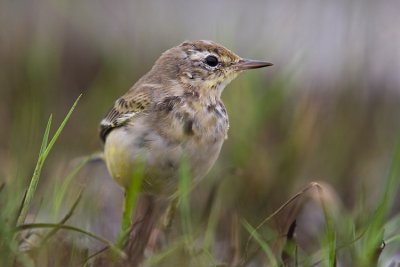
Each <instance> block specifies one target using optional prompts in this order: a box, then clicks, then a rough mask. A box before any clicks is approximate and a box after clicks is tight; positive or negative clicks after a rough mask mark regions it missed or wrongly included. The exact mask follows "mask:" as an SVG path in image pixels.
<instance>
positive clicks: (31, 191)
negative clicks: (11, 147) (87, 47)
mask: <svg viewBox="0 0 400 267" xmlns="http://www.w3.org/2000/svg"><path fill="white" fill-rule="evenodd" d="M81 96H82V95H80V96H79V97H78V98H77V99H76V100H75V103H74V104H73V105H72V107H71V109H70V110H69V112H68V114H67V116H66V117H65V118H64V120H63V122H62V123H61V125H60V127H59V128H58V129H57V131H56V133H55V134H54V136H53V138H52V139H51V140H50V142H49V144H48V145H47V141H48V135H49V132H50V126H51V120H52V116H50V118H49V121H48V123H47V127H46V130H45V133H44V136H43V141H42V145H41V148H40V152H41V153H40V154H39V158H38V161H37V163H36V167H35V170H34V172H33V175H32V178H31V181H30V184H29V186H28V190H27V194H26V198H25V199H24V202H23V205H22V209H21V212H20V213H19V216H18V220H17V225H19V224H22V223H23V222H24V221H25V218H26V216H27V214H28V211H29V207H30V205H31V202H32V199H33V196H34V195H35V192H36V188H37V185H38V183H39V179H40V173H41V171H42V167H43V164H44V162H45V160H46V158H47V156H48V154H49V153H50V151H51V149H52V148H53V145H54V144H55V142H56V140H57V138H58V137H59V135H60V134H61V132H62V130H63V129H64V126H65V124H66V123H67V121H68V119H69V117H70V116H71V114H72V112H73V111H74V109H75V107H76V105H77V104H78V101H79V99H80V98H81Z"/></svg>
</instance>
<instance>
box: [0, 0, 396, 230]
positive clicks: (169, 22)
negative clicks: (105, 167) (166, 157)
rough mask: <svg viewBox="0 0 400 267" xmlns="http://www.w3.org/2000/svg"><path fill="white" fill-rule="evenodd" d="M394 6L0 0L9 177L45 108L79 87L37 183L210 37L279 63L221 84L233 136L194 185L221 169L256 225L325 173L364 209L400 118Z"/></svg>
mask: <svg viewBox="0 0 400 267" xmlns="http://www.w3.org/2000/svg"><path fill="white" fill-rule="evenodd" d="M399 9H400V3H399V2H398V1H395V0H385V1H361V0H351V1H348V0H346V1H345V0H338V1H311V0H310V1H301V2H299V1H295V0H285V1H272V0H267V1H252V2H244V1H239V0H229V1H228V0H219V1H204V2H201V3H199V2H197V1H184V0H172V1H161V0H155V1H139V0H136V1H128V0H123V1H118V2H115V1H105V0H99V1H94V0H89V1H63V0H58V1H46V0H36V1H2V2H0V25H1V27H0V62H1V63H0V99H1V105H0V121H1V125H2V126H1V128H0V139H1V140H2V141H1V142H0V175H1V179H2V180H6V181H7V182H8V183H9V184H10V183H11V184H20V185H21V186H26V185H27V184H28V181H29V179H30V177H31V173H32V171H33V169H34V167H35V163H36V157H37V151H39V148H40V142H41V136H42V134H43V130H44V128H45V125H46V121H47V119H48V116H49V114H50V113H53V114H54V120H55V123H56V124H58V123H59V122H61V121H62V119H63V118H64V116H65V114H66V112H67V111H68V109H69V108H70V106H71V105H72V103H73V102H74V100H75V99H76V98H77V96H78V95H79V94H80V93H83V97H82V99H81V101H80V103H79V105H78V107H77V109H76V111H75V112H74V114H73V116H72V117H71V119H70V121H69V122H68V125H67V127H66V128H65V130H64V131H63V133H62V135H61V137H60V138H59V140H58V141H57V145H56V146H55V148H54V150H53V151H52V153H51V154H50V157H49V161H48V162H47V163H46V168H45V169H44V175H43V180H42V181H41V186H44V185H45V184H47V183H51V182H52V179H53V178H54V176H57V175H59V174H55V173H57V170H59V169H60V168H61V167H63V166H65V165H67V164H68V162H69V161H70V160H72V159H73V158H75V157H78V156H82V155H87V154H90V153H92V152H94V151H99V150H101V144H100V141H99V138H98V132H97V130H98V124H99V121H100V120H101V119H102V117H103V116H104V115H105V114H106V112H107V111H108V109H109V108H110V107H111V105H112V103H113V101H114V100H115V99H116V98H117V97H118V96H119V95H121V94H122V93H124V92H125V91H126V90H127V89H128V88H130V86H131V85H133V83H134V82H135V81H136V80H137V79H138V78H139V77H140V76H142V75H143V74H144V73H145V72H146V71H147V70H148V69H149V68H150V67H151V66H152V64H153V63H154V61H155V60H156V59H157V58H158V56H159V55H160V54H161V53H162V52H163V51H165V50H166V49H168V48H170V47H172V46H175V45H177V44H179V43H180V42H182V41H184V40H192V39H210V40H214V41H216V42H219V43H221V44H223V45H224V46H226V47H228V48H230V49H232V50H233V51H235V52H236V53H237V54H239V55H240V56H243V57H246V58H254V59H266V60H268V61H270V62H273V63H274V64H275V65H274V67H271V68H268V69H265V70H258V71H254V72H251V73H246V74H243V75H242V76H241V77H239V78H238V79H237V80H235V81H234V82H232V84H231V85H230V86H229V87H228V88H227V89H226V90H225V92H224V93H223V100H224V102H225V104H226V107H227V110H228V114H229V117H230V121H231V128H230V132H229V139H228V140H227V141H226V143H225V144H224V147H223V151H222V153H221V156H220V158H219V160H218V162H217V164H216V166H215V167H214V168H213V170H212V172H211V173H210V174H209V175H208V176H207V178H206V179H205V181H204V183H202V185H200V188H199V189H197V190H198V191H200V192H201V190H206V188H209V187H212V185H213V184H215V183H216V182H217V181H218V182H221V185H222V189H221V192H223V193H222V194H221V195H222V196H221V198H222V203H223V207H224V209H227V210H230V209H233V210H235V211H237V212H238V214H240V216H243V217H245V218H246V219H247V220H249V221H250V222H252V223H254V224H256V223H257V222H260V221H261V220H262V218H264V217H265V216H266V214H269V213H270V212H272V211H273V210H275V209H276V208H277V207H278V206H279V205H280V204H281V203H282V202H284V200H286V199H287V198H289V196H290V195H292V194H293V193H294V192H296V191H297V190H299V188H302V187H304V186H305V185H306V184H307V183H309V182H310V181H314V180H320V181H326V182H328V183H329V184H331V185H332V186H333V188H334V189H335V190H336V192H337V194H338V195H339V197H340V199H341V201H342V202H343V203H344V206H345V207H347V208H348V209H349V210H350V211H352V212H353V213H355V214H359V213H363V212H364V211H365V210H367V209H368V207H375V204H376V201H377V199H378V198H379V197H380V195H381V194H382V190H383V183H384V180H385V177H386V174H387V172H388V167H389V165H390V161H391V159H392V154H393V150H394V146H395V143H396V138H397V135H398V133H399V129H400V120H399V115H398V114H399V112H400V75H399V69H400V31H399V29H398V25H400V17H399V16H398V10H399ZM59 176H60V175H59ZM93 182H94V183H95V181H93ZM22 192H23V191H21V193H22ZM199 194H200V195H201V193H199ZM16 197H22V196H16ZM100 197H101V196H99V198H100ZM360 202H362V203H363V207H364V209H360ZM399 204H400V202H399V199H396V200H395V208H394V210H393V213H395V211H396V207H397V208H398V207H399Z"/></svg>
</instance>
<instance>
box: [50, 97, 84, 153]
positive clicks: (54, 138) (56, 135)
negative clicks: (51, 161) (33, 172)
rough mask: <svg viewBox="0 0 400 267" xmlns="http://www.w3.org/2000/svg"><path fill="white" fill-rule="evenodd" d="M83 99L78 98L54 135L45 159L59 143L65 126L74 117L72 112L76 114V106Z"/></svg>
mask: <svg viewBox="0 0 400 267" xmlns="http://www.w3.org/2000/svg"><path fill="white" fill-rule="evenodd" d="M81 97H82V94H81V95H79V96H78V98H77V99H76V100H75V102H74V104H73V105H72V107H71V109H70V110H69V112H68V113H67V116H65V118H64V120H63V121H62V123H61V125H60V127H58V129H57V131H56V133H55V134H54V136H53V138H51V140H50V142H49V145H48V146H47V147H46V150H45V151H44V153H43V156H44V158H46V157H47V155H48V154H49V153H50V151H51V149H52V148H53V145H54V144H55V142H56V141H57V139H58V137H59V136H60V134H61V132H62V130H63V129H64V127H65V125H66V124H67V122H68V120H69V118H70V117H71V115H72V112H74V110H75V108H76V105H77V104H78V102H79V99H80V98H81Z"/></svg>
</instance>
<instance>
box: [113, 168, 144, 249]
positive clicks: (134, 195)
mask: <svg viewBox="0 0 400 267" xmlns="http://www.w3.org/2000/svg"><path fill="white" fill-rule="evenodd" d="M137 166H138V168H137V169H136V171H135V173H134V174H133V175H132V180H131V183H130V186H129V188H128V190H126V192H125V198H124V210H123V213H122V222H121V230H120V233H119V236H118V238H117V242H116V246H117V247H118V248H122V247H123V245H124V244H125V241H126V238H127V237H128V235H129V232H130V228H131V225H132V217H133V214H134V212H135V209H136V203H137V199H138V197H139V193H140V188H141V185H142V180H143V172H144V164H137Z"/></svg>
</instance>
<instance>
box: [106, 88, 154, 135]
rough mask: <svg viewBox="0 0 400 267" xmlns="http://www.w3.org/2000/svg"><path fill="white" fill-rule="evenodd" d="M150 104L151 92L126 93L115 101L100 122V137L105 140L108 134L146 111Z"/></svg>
mask: <svg viewBox="0 0 400 267" xmlns="http://www.w3.org/2000/svg"><path fill="white" fill-rule="evenodd" d="M149 104H150V97H149V94H147V93H146V92H138V93H136V94H135V93H134V94H132V92H130V94H129V93H128V94H126V95H124V96H122V97H121V98H119V99H118V100H117V101H115V103H114V106H113V107H112V108H111V110H110V111H109V112H108V114H107V116H106V117H105V118H104V119H103V120H102V121H101V123H100V138H101V140H102V141H103V142H105V140H106V138H107V135H108V134H109V133H110V132H111V131H112V130H113V129H114V128H117V127H120V126H122V125H124V124H126V123H127V122H128V121H130V120H131V119H132V118H133V117H134V116H135V115H137V114H138V113H141V112H143V111H145V110H146V109H147V108H148V106H149Z"/></svg>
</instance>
